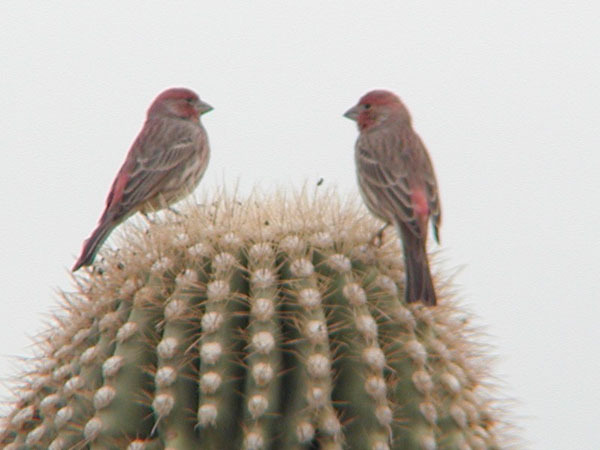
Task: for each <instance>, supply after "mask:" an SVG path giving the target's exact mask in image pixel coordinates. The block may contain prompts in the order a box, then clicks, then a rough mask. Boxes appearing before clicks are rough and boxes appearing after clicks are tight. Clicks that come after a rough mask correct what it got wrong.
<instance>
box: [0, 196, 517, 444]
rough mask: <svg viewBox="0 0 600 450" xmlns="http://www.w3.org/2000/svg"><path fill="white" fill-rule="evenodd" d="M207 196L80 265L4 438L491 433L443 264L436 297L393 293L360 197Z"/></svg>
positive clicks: (499, 438) (494, 437)
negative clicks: (424, 302) (412, 299)
mask: <svg viewBox="0 0 600 450" xmlns="http://www.w3.org/2000/svg"><path fill="white" fill-rule="evenodd" d="M204 205H207V206H188V208H187V210H186V211H185V212H184V213H182V214H181V215H177V216H175V215H171V214H170V213H167V214H164V215H163V214H160V215H159V217H160V218H162V219H161V220H160V221H156V222H155V223H154V224H151V225H148V226H146V227H141V226H140V227H137V228H136V227H135V226H134V225H126V226H125V227H123V228H124V230H125V231H124V232H121V233H120V236H119V238H117V239H118V240H120V245H118V248H119V250H118V251H115V250H110V249H105V250H104V251H103V252H102V253H101V257H100V258H99V262H97V264H96V266H95V268H94V270H93V271H92V270H89V271H88V272H85V273H84V274H83V275H78V276H77V277H76V279H75V281H76V283H77V286H78V289H77V292H76V293H64V294H63V298H64V301H63V311H61V313H60V314H59V315H57V316H56V318H55V323H54V324H53V326H52V327H51V329H50V330H49V331H48V332H47V334H46V335H44V336H43V337H42V338H41V339H40V342H39V353H40V356H39V357H37V358H36V359H35V361H33V362H32V363H31V366H30V367H29V370H28V371H27V373H26V374H24V375H22V376H20V377H19V378H20V379H21V380H22V386H20V389H19V391H18V397H19V400H18V401H17V402H15V405H14V407H13V408H12V410H11V412H10V413H9V414H8V416H7V417H6V418H5V419H4V423H3V424H4V425H3V430H2V432H1V434H0V442H1V443H2V444H3V446H4V447H3V448H5V449H50V450H66V449H78V448H90V449H129V450H142V449H148V450H149V449H239V448H241V449H247V450H255V449H256V450H258V449H316V448H319V449H346V448H348V449H372V450H384V449H426V450H428V449H436V448H440V449H442V448H444V449H446V448H447V449H490V448H504V447H505V445H506V442H508V441H507V439H508V432H507V430H508V426H507V425H506V422H505V421H504V419H503V415H502V414H501V411H500V408H499V405H501V402H499V401H498V400H497V399H496V398H495V397H494V395H495V393H494V388H493V385H492V383H491V382H490V380H491V376H490V375H489V374H488V366H489V360H488V358H486V357H485V356H482V355H483V354H484V351H485V348H484V347H483V346H481V345H480V344H478V343H476V342H474V341H476V339H477V337H478V335H477V333H476V332H475V331H474V329H473V328H472V326H471V325H470V323H471V321H472V319H471V317H470V316H469V315H468V314H467V313H465V312H462V311H460V310H459V308H458V307H457V305H456V302H455V301H454V300H453V299H452V287H451V286H450V284H449V282H448V281H444V280H442V279H441V278H440V277H439V276H436V288H437V290H438V293H439V297H440V299H441V300H440V302H439V303H440V304H439V306H437V307H435V308H426V307H423V306H421V305H407V304H405V303H404V302H403V292H402V289H403V288H402V286H403V266H402V257H401V255H402V253H401V249H400V247H399V242H398V240H397V237H396V235H395V234H394V232H392V231H388V232H387V233H386V237H385V239H384V242H383V244H382V245H381V246H379V247H376V246H373V245H372V244H371V243H370V241H371V238H372V236H373V234H374V233H375V232H376V231H377V229H378V227H379V226H380V225H381V224H380V223H378V222H377V221H376V220H375V219H373V218H371V217H370V216H369V215H368V214H367V213H366V212H365V210H364V209H363V208H362V206H360V205H359V204H357V203H356V202H343V201H342V200H340V198H339V197H338V196H337V195H336V194H335V193H331V192H328V193H322V194H318V195H317V194H315V195H308V194H306V193H301V194H298V195H294V196H290V197H288V198H286V197H285V196H284V195H280V196H276V198H274V199H269V198H267V197H266V196H264V195H263V196H261V195H259V194H254V195H252V196H251V197H250V198H248V199H245V200H244V201H242V202H240V201H236V200H234V199H233V198H232V197H231V196H227V195H224V194H223V195H218V196H217V199H216V200H214V201H213V202H212V203H209V202H204ZM157 219H158V217H157Z"/></svg>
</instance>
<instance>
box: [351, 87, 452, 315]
mask: <svg viewBox="0 0 600 450" xmlns="http://www.w3.org/2000/svg"><path fill="white" fill-rule="evenodd" d="M344 116H345V117H347V118H349V119H351V120H355V121H356V122H357V124H358V129H359V132H360V134H359V136H358V139H357V141H356V146H355V158H356V169H357V174H358V185H359V187H360V191H361V194H362V197H363V199H364V201H365V203H366V205H367V207H368V208H369V210H370V211H371V212H372V213H373V214H374V215H375V216H377V217H379V218H380V219H382V220H383V221H385V222H386V223H387V224H393V225H394V226H396V228H397V229H398V233H399V235H400V237H401V239H402V244H403V249H404V262H405V270H406V288H405V298H406V301H407V302H408V303H412V302H417V301H419V300H420V301H422V302H423V303H424V304H425V305H429V306H433V305H435V304H436V294H435V289H434V287H433V282H432V279H431V273H430V270H429V262H428V260H427V251H426V242H427V226H428V224H429V220H430V219H431V221H432V223H433V234H434V237H435V239H436V241H438V242H439V227H440V219H441V210H440V198H439V194H438V186H437V181H436V178H435V173H434V171H433V166H432V164H431V159H430V158H429V154H428V153H427V149H426V148H425V145H424V144H423V142H422V141H421V138H420V137H419V135H418V134H417V133H415V131H414V130H413V128H412V123H411V117H410V113H409V112H408V109H406V107H405V106H404V104H403V103H402V101H401V100H400V99H399V98H398V97H397V96H396V95H395V94H393V93H392V92H389V91H384V90H374V91H371V92H368V93H367V94H365V95H364V96H363V97H362V98H361V99H360V100H359V101H358V104H357V105H356V106H354V107H352V108H350V109H349V110H348V111H347V112H346V113H345V114H344Z"/></svg>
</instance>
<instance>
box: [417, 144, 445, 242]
mask: <svg viewBox="0 0 600 450" xmlns="http://www.w3.org/2000/svg"><path fill="white" fill-rule="evenodd" d="M421 145H422V146H423V144H422V143H421ZM422 148H423V152H422V155H423V156H424V158H422V159H423V161H422V169H421V173H422V174H423V181H424V182H425V193H426V195H427V204H428V206H429V213H430V214H431V222H432V224H433V237H435V240H436V242H438V243H439V242H440V225H441V222H442V207H441V205H440V194H439V190H438V185H437V180H436V178H435V172H434V171H433V164H432V163H431V159H430V158H429V154H428V153H427V151H426V150H425V147H424V146H423V147H422Z"/></svg>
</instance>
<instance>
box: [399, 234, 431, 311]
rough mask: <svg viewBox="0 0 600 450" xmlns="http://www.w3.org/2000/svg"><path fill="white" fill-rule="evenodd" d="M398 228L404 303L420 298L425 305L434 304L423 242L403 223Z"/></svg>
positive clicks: (416, 300)
mask: <svg viewBox="0 0 600 450" xmlns="http://www.w3.org/2000/svg"><path fill="white" fill-rule="evenodd" d="M399 228H400V235H401V236H402V244H403V245H402V247H403V249H404V266H405V271H406V284H405V290H404V292H405V299H406V303H414V302H418V301H419V300H420V301H422V302H423V304H424V305H426V306H435V305H436V304H437V298H436V295H435V289H434V287H433V280H432V279H431V272H430V270H429V261H428V260H427V252H426V250H425V242H424V240H423V239H421V238H418V237H417V236H415V235H414V233H413V232H412V231H411V230H410V229H408V227H406V226H405V225H403V224H400V226H399Z"/></svg>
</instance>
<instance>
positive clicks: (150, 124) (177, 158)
mask: <svg viewBox="0 0 600 450" xmlns="http://www.w3.org/2000/svg"><path fill="white" fill-rule="evenodd" d="M211 110H212V107H211V106H210V105H208V104H207V103H205V102H203V101H201V100H200V98H199V97H198V95H197V94H196V93H195V92H193V91H191V90H189V89H185V88H171V89H167V90H166V91H164V92H163V93H161V94H160V95H159V96H158V97H157V98H156V99H155V100H154V102H152V105H150V108H149V109H148V114H147V118H146V122H145V123H144V126H143V127H142V130H141V131H140V133H139V135H138V136H137V138H136V140H135V141H134V143H133V145H132V146H131V149H130V150H129V153H128V154H127V157H126V158H125V162H124V163H123V165H122V166H121V169H120V170H119V172H118V173H117V176H116V177H115V180H114V181H113V184H112V187H111V189H110V192H109V193H108V197H107V199H106V207H105V209H104V212H103V213H102V216H101V217H100V220H99V223H98V226H97V227H96V229H95V230H94V231H93V232H92V235H91V236H90V237H89V238H88V239H87V240H86V241H85V243H84V245H83V250H82V252H81V255H80V257H79V259H78V260H77V262H76V263H75V265H74V266H73V271H76V270H78V269H79V268H80V267H82V266H88V265H90V264H92V262H93V261H94V257H95V256H96V253H97V252H98V250H99V249H100V247H101V246H102V244H103V242H104V241H105V240H106V238H107V237H108V236H109V234H110V233H111V231H112V230H113V229H114V228H115V227H116V226H117V225H119V224H120V223H121V222H123V221H125V220H126V219H127V218H128V217H130V216H131V215H133V214H135V213H136V212H138V211H142V212H143V213H147V212H150V211H155V210H158V209H163V208H166V207H168V206H169V205H171V204H172V203H175V202H177V201H178V200H181V199H182V198H183V197H185V196H186V195H188V194H190V193H191V192H192V191H193V190H194V188H195V187H196V186H197V185H198V183H199V182H200V179H201V178H202V175H204V172H205V170H206V167H207V165H208V158H209V153H210V151H209V145H208V137H207V135H206V130H205V129H204V127H203V126H202V124H201V123H200V116H201V115H202V114H204V113H207V112H209V111H211Z"/></svg>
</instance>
